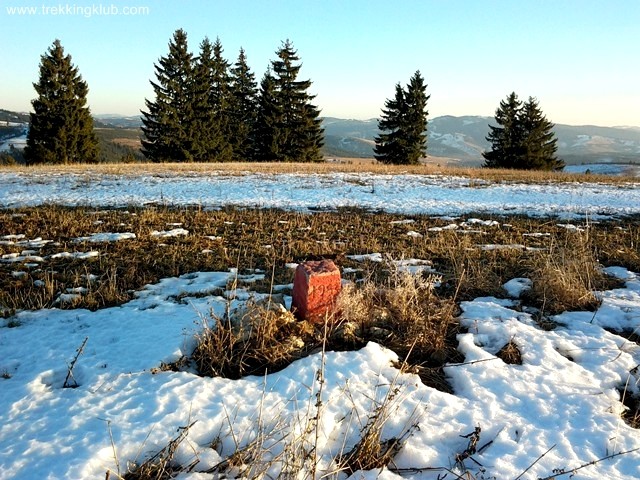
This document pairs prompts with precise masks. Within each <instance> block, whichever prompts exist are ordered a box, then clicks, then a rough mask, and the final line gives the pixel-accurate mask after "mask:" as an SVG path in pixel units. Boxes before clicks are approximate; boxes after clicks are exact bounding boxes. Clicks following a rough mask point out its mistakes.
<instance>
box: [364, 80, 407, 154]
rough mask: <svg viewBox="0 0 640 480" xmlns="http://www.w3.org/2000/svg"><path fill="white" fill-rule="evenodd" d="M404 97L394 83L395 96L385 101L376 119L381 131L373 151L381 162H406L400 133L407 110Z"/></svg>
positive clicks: (398, 85)
mask: <svg viewBox="0 0 640 480" xmlns="http://www.w3.org/2000/svg"><path fill="white" fill-rule="evenodd" d="M404 97H405V93H404V90H403V89H402V86H401V85H400V84H399V83H398V84H396V94H395V97H394V98H393V99H387V100H386V101H385V104H384V105H385V108H383V109H382V116H381V117H380V119H379V120H378V130H380V132H381V133H380V134H379V135H378V136H377V137H376V138H375V147H374V149H373V151H374V156H375V158H376V160H378V161H380V162H382V163H387V164H404V163H407V158H408V150H407V146H406V143H405V140H404V138H403V134H402V133H403V132H402V126H403V125H404V118H405V116H406V112H407V104H406V101H405V98H404Z"/></svg>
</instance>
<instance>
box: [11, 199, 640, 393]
mask: <svg viewBox="0 0 640 480" xmlns="http://www.w3.org/2000/svg"><path fill="white" fill-rule="evenodd" d="M487 220H493V224H492V225H483V224H482V223H474V224H470V225H467V226H464V228H460V229H458V230H441V231H437V229H436V231H432V230H431V229H433V228H434V227H443V226H446V225H447V223H446V222H443V221H442V220H439V219H434V218H429V217H423V216H412V217H411V218H410V219H409V218H407V217H405V216H402V215H392V214H385V213H371V212H365V211H359V210H356V211H354V210H343V211H337V212H318V213H313V214H309V213H296V212H288V211H281V210H268V209H267V210H265V209H231V208H230V209H224V210H220V211H205V210H202V209H196V208H180V209H172V208H164V207H147V208H144V209H142V208H141V209H128V210H122V209H114V210H94V209H91V208H63V207H39V208H25V209H18V210H3V211H1V212H0V225H2V227H1V231H0V239H1V238H4V241H3V242H2V243H3V244H2V245H0V256H1V257H2V259H3V260H2V262H1V263H0V285H1V287H2V288H1V289H0V309H1V311H2V312H3V314H4V315H5V316H10V315H12V314H13V313H14V312H15V311H16V310H20V309H41V308H49V307H58V308H87V309H99V308H104V307H107V306H113V305H118V304H122V303H124V302H127V301H129V300H131V299H132V298H133V296H134V294H135V293H134V292H135V291H137V290H139V289H141V288H142V287H143V286H145V285H146V284H149V283H155V282H158V281H159V280H160V279H162V278H166V277H175V276H180V275H183V274H186V273H190V272H195V271H227V270H228V269H230V268H237V269H238V270H239V272H241V273H246V272H255V271H256V270H258V271H260V272H264V273H265V278H266V280H264V281H259V282H257V283H252V284H251V289H252V290H255V291H258V292H264V293H269V292H270V291H271V289H272V287H273V285H288V284H290V283H291V282H292V280H293V272H294V270H293V269H292V268H290V266H289V265H288V264H291V263H296V262H300V261H304V260H308V259H316V258H331V259H334V260H335V262H336V263H337V264H338V265H339V267H340V268H341V269H342V270H343V271H345V272H350V273H344V274H343V277H344V278H348V279H351V280H354V281H356V282H358V283H356V285H357V287H356V288H352V289H345V294H344V295H343V298H342V300H341V301H342V302H343V303H344V305H345V306H344V307H343V308H342V309H341V310H342V311H343V312H348V313H345V314H344V315H343V317H344V319H346V320H345V321H347V322H349V323H352V324H354V325H358V331H359V332H360V333H359V334H357V335H352V336H351V337H350V338H348V339H345V335H344V331H338V330H336V332H334V333H335V335H333V334H332V335H331V336H330V341H329V347H330V348H334V349H343V348H353V347H355V346H357V345H362V344H363V343H364V342H366V341H368V340H372V339H373V340H377V341H380V342H382V343H383V344H385V345H387V346H389V347H391V348H393V349H394V350H395V351H396V352H398V353H399V354H401V355H402V356H403V357H405V356H409V353H410V352H411V355H410V356H411V359H412V364H413V365H416V366H417V367H416V368H418V367H419V368H429V369H436V370H437V369H438V368H439V367H441V366H442V365H443V364H444V363H445V362H447V361H452V360H459V358H458V355H457V352H456V342H455V333H456V332H457V331H458V325H457V322H456V320H455V318H456V316H457V314H458V312H459V310H458V307H457V305H458V303H459V302H460V301H462V300H469V299H472V298H475V297H478V296H487V295H494V296H498V297H500V296H504V295H505V292H504V290H503V289H502V287H501V285H502V284H503V283H504V282H506V281H508V280H510V279H512V278H516V277H527V278H529V279H531V280H532V281H533V287H532V289H531V290H530V292H529V293H528V294H527V295H526V297H525V303H526V305H528V306H530V307H532V308H536V309H537V311H538V313H537V318H538V319H539V321H540V323H541V325H544V326H545V328H553V327H554V325H553V322H552V321H550V320H549V317H550V316H551V315H552V314H555V313H559V312H562V311H564V310H593V309H594V308H596V307H597V305H598V300H597V297H596V296H595V295H594V292H596V291H598V290H601V289H606V288H610V287H612V286H614V285H616V281H614V280H613V279H612V278H610V277H608V276H606V275H604V274H603V273H602V270H601V268H602V266H609V265H618V266H624V267H627V268H629V269H630V270H632V271H640V255H639V253H638V249H637V245H638V243H640V219H629V220H627V221H625V222H624V223H621V222H602V223H594V224H589V225H582V226H580V229H579V230H569V229H567V228H565V227H563V226H560V225H558V224H557V222H555V221H553V220H549V219H545V220H536V219H531V218H524V217H510V218H497V219H495V218H494V219H487ZM407 221H411V223H406V222H407ZM176 228H182V229H185V230H187V231H188V234H187V235H181V236H175V237H162V236H158V234H157V232H162V231H169V230H172V229H176ZM409 231H416V232H421V235H422V237H418V238H416V237H414V236H410V235H407V233H408V232H409ZM117 232H120V233H128V234H134V235H135V238H130V239H127V240H120V241H117V242H100V243H94V242H91V241H89V240H88V239H87V237H90V236H91V235H93V234H96V233H117ZM8 235H24V237H23V239H22V240H19V239H17V238H15V237H9V236H8ZM12 238H13V239H14V240H10V239H12ZM38 238H39V239H41V240H44V242H42V241H40V242H38V241H35V242H29V240H32V239H38ZM34 245H35V246H34ZM65 252H66V253H65ZM77 252H80V253H82V254H84V255H80V256H79V257H78V256H77V255H76V256H74V255H75V254H76V253H77ZM373 252H378V253H381V254H384V256H385V257H386V258H387V259H388V260H389V261H388V262H371V261H364V262H362V261H358V260H354V259H352V258H350V256H352V255H361V254H369V253H373ZM70 254H71V255H70ZM403 259H404V260H409V259H420V260H423V261H425V262H426V263H427V264H428V265H429V266H430V270H433V271H434V272H435V275H436V276H437V282H436V281H435V280H433V279H431V281H430V283H424V281H425V279H426V277H424V276H423V277H421V276H418V277H413V276H412V277H410V278H409V277H405V276H403V275H401V274H400V272H399V271H398V270H397V268H394V267H393V262H391V260H396V261H397V260H403ZM396 265H397V262H396ZM421 282H423V283H421ZM239 286H240V287H242V285H239ZM236 287H238V286H236ZM381 289H382V290H384V291H387V292H391V293H386V294H384V295H382V294H379V292H380V291H381ZM67 292H83V294H82V295H81V296H78V297H74V298H73V300H71V301H60V295H61V294H64V293H67ZM287 292H290V290H288V289H286V288H285V290H284V293H287ZM269 315H270V314H269V313H268V312H264V311H261V313H259V314H258V317H261V318H264V317H265V316H266V317H267V318H271V317H269ZM425 318H426V319H430V320H429V321H427V322H426V323H425V321H424V319H425ZM421 319H422V320H421ZM276 320H277V319H275V318H271V321H276ZM287 328H289V327H287ZM296 328H297V329H298V330H296V332H294V333H295V334H296V335H302V336H305V335H306V337H305V338H304V339H305V342H304V344H305V345H306V347H305V349H307V350H308V349H309V348H311V346H315V347H317V346H318V345H319V343H320V342H321V341H322V338H321V337H322V332H320V331H317V330H314V328H310V329H307V330H305V328H306V327H301V326H300V325H298V326H297V327H296ZM300 328H302V330H300ZM416 328H417V329H419V331H420V334H419V335H418V334H417V333H416ZM381 329H382V330H381ZM425 329H426V330H425ZM222 331H223V330H222V329H219V332H222ZM381 331H383V332H387V333H388V334H387V335H386V336H383V337H384V338H383V339H382V340H381V339H380V338H378V337H380V332H381ZM228 333H229V332H228ZM271 333H272V334H273V343H272V344H271V346H270V347H268V348H275V346H278V349H279V348H280V347H279V346H280V345H281V344H282V338H283V335H285V334H286V335H288V336H290V335H292V331H291V330H286V331H285V332H283V331H279V330H278V329H277V328H276V329H275V330H273V331H271ZM416 338H421V339H423V341H422V343H420V344H419V345H418V346H416V345H415V344H412V342H415V339H416ZM223 340H224V341H227V342H231V343H233V342H236V341H239V340H238V338H232V337H229V336H227V337H225V338H223V339H220V338H213V339H212V338H206V339H204V342H205V344H206V342H214V343H213V344H209V347H208V349H207V350H208V352H209V356H214V357H215V355H214V353H215V352H220V351H225V350H226V351H229V349H228V348H227V349H225V348H221V345H220V344H219V342H220V341H223ZM216 342H218V343H216ZM260 345H261V347H260V349H262V350H261V352H260V353H259V354H258V358H257V359H254V360H252V361H247V355H248V354H246V353H245V355H244V357H243V362H244V363H243V366H242V367H240V366H235V367H233V366H232V367H225V368H226V370H224V372H225V373H224V375H226V376H232V377H238V376H242V375H244V374H247V373H249V372H252V371H254V370H255V371H259V370H260V369H265V368H266V369H278V368H281V367H282V366H284V365H285V364H286V363H287V362H288V361H291V360H293V359H294V358H299V356H301V355H304V354H305V352H303V351H298V352H291V351H288V352H285V353H286V354H285V356H284V358H283V357H279V356H278V355H277V354H275V353H274V354H273V355H271V354H270V355H269V356H267V357H265V355H264V351H263V350H264V348H267V347H265V344H264V343H263V342H262V343H260ZM232 346H233V345H227V347H232ZM245 347H246V348H249V347H247V346H246V345H245ZM251 348H253V347H251ZM236 349H237V345H236ZM260 349H258V350H260ZM278 351H279V350H278ZM212 352H213V353H212ZM511 353H512V354H513V353H514V352H511ZM200 354H201V356H202V352H200ZM260 359H262V360H260ZM211 362H214V363H213V365H217V366H214V367H212V366H211V365H212V363H211ZM215 362H222V363H225V362H226V363H229V359H220V358H215V359H214V360H211V359H210V358H207V359H205V360H200V363H201V364H202V365H208V367H206V368H204V367H203V369H204V370H205V371H208V373H209V374H221V373H220V372H221V371H222V370H220V368H219V365H218V364H217V363H215ZM226 363H225V365H226ZM207 369H208V370H207ZM216 372H217V373H216ZM423 373H424V377H425V381H426V382H431V383H432V384H434V385H436V386H438V387H439V388H442V389H447V387H446V384H444V383H443V380H442V377H441V376H437V375H435V374H434V371H432V370H424V371H423ZM434 375H435V376H434Z"/></svg>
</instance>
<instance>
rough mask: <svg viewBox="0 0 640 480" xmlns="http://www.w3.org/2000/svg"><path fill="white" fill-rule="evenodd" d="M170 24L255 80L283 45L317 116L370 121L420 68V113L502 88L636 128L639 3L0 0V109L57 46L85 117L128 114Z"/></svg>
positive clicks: (18, 95) (472, 107)
mask: <svg viewBox="0 0 640 480" xmlns="http://www.w3.org/2000/svg"><path fill="white" fill-rule="evenodd" d="M15 7H32V9H33V10H32V12H30V13H27V12H26V11H24V10H23V12H22V14H19V12H17V11H16V10H15ZM54 9H55V10H54ZM101 9H102V10H101ZM136 10H137V12H138V13H137V14H135V13H136ZM116 11H117V14H116ZM125 13H128V14H125ZM178 28H183V29H184V30H185V31H186V32H187V34H188V40H189V46H190V49H191V50H192V51H194V52H197V50H198V46H199V43H200V42H201V41H202V39H203V38H204V37H205V36H208V37H209V38H211V39H212V40H214V39H215V38H216V37H219V38H220V40H221V42H222V45H223V47H224V49H225V56H226V57H227V59H228V60H230V61H231V62H233V61H235V59H236V57H237V55H238V51H239V49H240V47H243V48H244V49H245V51H246V54H247V57H248V61H249V65H250V67H251V68H252V70H253V71H254V73H255V74H256V77H257V78H258V79H259V78H260V77H261V76H262V74H263V73H264V71H265V69H266V67H267V66H268V64H269V61H270V60H272V59H273V58H274V57H275V51H276V50H277V49H278V48H279V46H280V45H281V42H282V41H283V40H285V39H290V40H291V41H292V42H293V44H294V46H295V47H296V48H297V50H298V54H299V55H300V57H301V59H302V62H303V67H302V70H301V75H302V77H303V78H304V79H307V78H308V79H311V80H312V81H313V85H312V89H311V92H312V93H314V94H316V95H317V97H316V103H317V104H318V106H319V107H320V108H321V110H322V115H323V116H336V117H342V118H358V119H365V118H372V117H377V116H378V115H379V114H380V109H381V108H382V106H383V105H384V101H385V99H386V98H389V97H391V96H393V93H394V86H395V84H396V83H398V82H401V83H402V84H405V83H407V82H408V80H409V78H410V77H411V75H412V74H413V73H414V72H415V71H416V70H420V71H421V72H422V75H423V76H424V78H425V81H426V83H427V84H428V89H427V93H429V94H430V95H431V100H430V101H429V105H428V108H429V116H430V117H435V116H440V115H489V116H492V115H493V114H494V112H495V109H496V107H497V106H498V103H499V102H500V100H502V99H504V98H505V97H506V96H507V95H508V94H509V93H510V92H512V91H515V92H516V93H517V94H518V96H519V97H521V98H523V99H525V98H527V97H529V96H534V97H536V98H537V99H538V100H539V102H540V107H541V108H542V110H543V111H544V113H545V114H546V115H547V117H548V118H549V119H550V120H551V121H553V122H555V123H568V124H574V125H582V124H595V125H635V126H640V0H609V1H607V2H605V1H602V0H386V1H380V0H96V1H85V0H75V1H73V0H72V1H70V2H69V3H65V1H64V0H60V1H50V0H0V39H1V40H2V44H1V46H0V108H5V109H10V110H18V111H28V110H30V108H31V105H30V101H31V100H32V99H33V98H34V96H35V91H34V90H33V87H32V82H35V81H36V80H37V76H38V64H39V61H40V56H41V55H42V54H43V53H44V52H45V51H46V50H47V48H48V47H49V46H50V45H51V44H52V43H53V41H54V39H56V38H59V39H60V40H61V42H62V45H63V46H64V48H65V51H66V52H67V53H69V54H71V56H72V58H73V62H74V64H75V65H76V66H78V68H79V69H80V73H81V74H82V76H83V78H84V79H85V80H86V81H87V82H88V84H89V89H90V93H89V104H90V107H91V110H92V112H93V113H94V114H103V113H119V114H126V115H134V114H137V113H138V112H139V110H140V109H141V108H143V107H144V99H145V97H149V98H152V95H153V94H152V90H151V88H150V85H149V79H151V78H152V77H153V75H154V69H153V65H154V62H156V61H157V60H158V58H159V57H160V56H162V55H165V54H166V53H167V51H168V47H167V44H168V42H169V40H170V38H171V36H172V34H173V32H174V31H175V30H176V29H178Z"/></svg>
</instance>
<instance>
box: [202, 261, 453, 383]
mask: <svg viewBox="0 0 640 480" xmlns="http://www.w3.org/2000/svg"><path fill="white" fill-rule="evenodd" d="M390 268H391V271H390V272H389V275H388V276H387V277H386V281H385V283H384V284H378V283H375V282H374V281H373V280H372V279H370V280H367V281H365V282H362V283H360V284H358V285H351V286H347V287H346V288H344V289H343V290H342V292H341V294H340V296H339V298H338V302H337V305H336V310H335V312H333V314H331V315H330V316H329V317H328V319H327V320H328V321H327V324H326V325H328V327H327V326H326V325H325V324H314V323H309V322H306V321H305V322H298V321H295V320H294V317H293V315H292V314H291V313H290V312H288V311H286V310H285V309H284V308H283V307H281V306H280V305H278V304H274V303H270V302H269V301H268V300H263V301H259V302H256V301H250V302H249V303H248V305H247V307H246V308H243V309H241V310H240V311H231V310H229V309H228V312H227V314H226V315H225V316H224V317H223V318H219V317H217V316H215V315H212V316H211V322H209V321H208V319H205V328H204V329H203V332H202V334H201V335H200V337H199V339H198V346H197V347H196V349H195V351H194V353H193V359H194V360H195V363H196V366H197V368H198V371H199V372H200V373H201V374H202V375H206V376H222V377H226V378H240V377H242V376H245V375H251V374H254V375H255V374H258V375H260V374H264V373H265V372H274V371H277V370H279V369H281V368H284V367H285V366H287V365H289V364H290V363H291V362H292V361H293V360H295V359H298V358H301V357H303V356H306V355H308V354H309V353H311V352H316V351H318V350H319V349H320V348H322V349H328V350H344V349H353V348H358V347H361V346H363V345H365V344H366V343H367V342H369V341H375V342H378V343H380V344H381V345H384V346H386V347H387V348H390V349H391V350H393V351H394V352H396V353H397V354H398V355H399V356H400V357H401V358H405V359H406V362H407V364H408V365H411V366H410V367H408V366H407V365H403V366H402V368H404V369H405V370H410V369H413V370H415V371H416V372H417V373H420V374H424V375H421V376H422V377H423V379H424V381H425V382H426V383H427V384H428V385H430V386H433V387H435V388H439V389H441V390H444V391H448V392H450V391H451V389H450V387H449V385H448V384H447V382H446V380H445V378H444V375H443V373H442V366H443V365H444V364H445V363H446V362H448V361H460V360H462V358H461V356H460V354H459V353H458V352H457V350H456V342H455V334H456V333H457V332H458V322H457V320H456V319H455V313H456V312H457V306H456V304H455V302H454V301H453V300H452V299H441V298H438V296H437V295H436V293H435V290H434V289H435V284H436V282H437V281H438V278H436V277H433V276H429V277H425V276H423V275H421V274H417V275H413V274H409V273H403V272H399V271H397V270H395V269H393V267H390ZM436 369H438V370H439V371H437V372H435V370H436Z"/></svg>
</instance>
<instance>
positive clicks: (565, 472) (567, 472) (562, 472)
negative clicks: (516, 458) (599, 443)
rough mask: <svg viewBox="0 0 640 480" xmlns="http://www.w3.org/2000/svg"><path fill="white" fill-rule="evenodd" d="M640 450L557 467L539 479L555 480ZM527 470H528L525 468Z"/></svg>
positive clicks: (639, 448)
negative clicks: (580, 463) (570, 466)
mask: <svg viewBox="0 0 640 480" xmlns="http://www.w3.org/2000/svg"><path fill="white" fill-rule="evenodd" d="M554 446H555V445H554ZM639 450H640V447H638V448H633V449H631V450H626V451H624V452H618V453H612V454H611V455H607V456H605V457H602V458H598V459H596V460H592V461H590V462H587V463H583V464H582V465H580V466H579V467H576V468H571V469H569V470H565V469H557V470H554V471H553V474H552V475H549V476H548V477H541V478H540V477H539V478H538V480H554V479H556V478H558V477H560V476H562V475H573V474H574V473H575V472H577V471H578V470H582V469H583V468H586V467H590V466H591V465H595V464H597V463H600V462H604V461H605V460H610V459H612V458H615V457H619V456H621V455H627V454H629V453H633V452H637V451H639ZM531 466H533V465H531ZM529 468H531V467H529ZM525 472H526V470H525ZM522 473H523V474H524V472H522ZM520 476H522V475H520ZM518 478H520V477H517V478H516V479H515V480H518Z"/></svg>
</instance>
